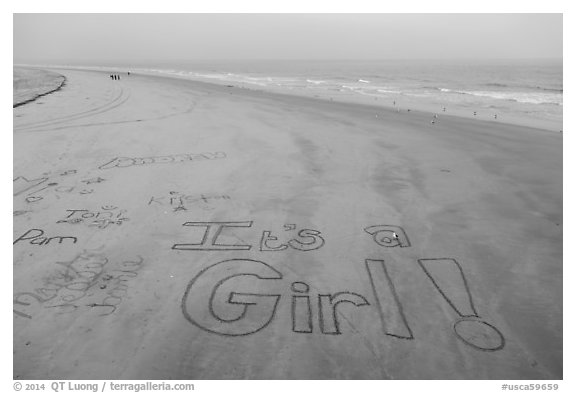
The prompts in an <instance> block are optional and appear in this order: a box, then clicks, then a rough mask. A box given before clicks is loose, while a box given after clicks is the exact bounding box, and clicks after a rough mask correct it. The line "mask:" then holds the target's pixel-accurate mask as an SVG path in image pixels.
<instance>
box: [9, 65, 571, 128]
mask: <svg viewBox="0 0 576 393" xmlns="http://www.w3.org/2000/svg"><path fill="white" fill-rule="evenodd" d="M18 66H21V67H40V66H32V65H18ZM43 67H46V68H48V69H61V70H67V69H69V70H78V71H83V70H84V71H95V72H105V73H106V72H124V73H126V72H127V71H130V72H131V73H133V74H138V75H147V76H158V77H166V78H171V79H178V80H187V81H194V82H198V83H206V84H209V85H216V86H226V87H228V86H233V87H235V88H240V89H246V90H252V91H261V92H265V93H269V94H278V95H284V96H293V97H302V98H310V99H315V100H321V101H327V102H342V103H347V104H356V105H365V106H369V107H372V108H374V109H378V110H390V111H394V112H399V113H406V112H414V111H416V112H422V113H427V114H429V115H430V119H431V120H433V119H434V116H438V117H440V118H442V117H445V116H454V117H459V118H463V119H468V120H475V121H484V122H486V123H488V124H490V125H492V124H510V125H516V126H523V127H527V128H534V129H541V130H544V131H547V132H557V133H561V132H562V131H563V124H562V121H560V122H558V121H553V120H546V119H534V118H525V117H524V116H521V115H517V114H514V115H512V116H508V117H506V116H500V119H499V120H494V119H493V118H492V115H490V116H488V117H486V115H483V116H482V117H475V115H474V116H471V115H470V114H466V113H465V112H463V110H462V109H459V110H456V111H455V112H448V113H446V112H442V111H441V108H440V107H438V108H436V109H434V105H433V104H432V103H421V102H411V103H408V104H402V108H400V102H399V104H398V106H396V105H395V104H394V105H391V104H390V103H386V102H385V101H384V100H378V99H370V98H368V96H366V97H359V96H354V95H347V96H346V95H335V96H332V95H326V94H322V95H319V94H318V93H316V92H310V93H307V94H306V93H304V92H301V91H295V90H288V89H286V88H274V87H266V88H259V87H255V86H254V85H253V84H250V83H242V82H232V81H224V80H222V81H218V80H210V81H207V80H203V79H199V78H192V77H186V76H183V75H180V74H176V73H170V72H161V71H158V72H156V71H149V70H142V69H138V68H136V69H134V70H135V71H132V69H130V68H124V67H98V66H58V65H45V66H43ZM375 101H376V102H378V103H375ZM445 107H446V108H450V105H449V104H446V105H445ZM451 109H452V108H450V110H451ZM503 118H504V119H507V121H505V120H504V121H503V120H502V119H503Z"/></svg>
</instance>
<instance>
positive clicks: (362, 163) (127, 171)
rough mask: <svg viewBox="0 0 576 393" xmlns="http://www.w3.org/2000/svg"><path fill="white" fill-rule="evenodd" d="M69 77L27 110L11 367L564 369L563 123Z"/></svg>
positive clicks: (70, 374)
mask: <svg viewBox="0 0 576 393" xmlns="http://www.w3.org/2000/svg"><path fill="white" fill-rule="evenodd" d="M56 72H59V73H61V74H63V75H64V76H65V77H66V78H67V82H66V85H65V87H64V88H62V89H61V90H60V91H58V92H56V93H54V94H50V95H48V96H45V97H41V98H39V99H37V100H36V101H34V102H31V103H28V104H26V105H23V106H20V107H17V108H15V109H14V179H15V180H14V228H13V232H14V233H13V238H14V241H15V243H14V369H13V374H14V378H16V379H40V378H42V379H103V378H106V379H561V378H562V337H563V334H562V134H558V133H553V132H547V131H543V130H539V129H533V128H527V127H519V126H513V125H505V124H497V123H489V122H483V121H478V120H476V121H475V120H469V119H462V118H458V117H450V116H440V117H439V118H438V119H436V122H435V124H431V123H430V120H431V118H432V115H431V114H429V113H423V112H416V111H412V112H410V113H407V112H401V113H397V112H394V111H393V110H390V111H386V110H382V109H376V108H373V107H370V106H363V105H354V104H344V103H338V102H330V101H321V100H315V99H311V98H310V99H309V98H302V97H292V96H284V95H277V94H270V93H263V92H257V91H251V90H247V89H242V88H238V87H226V86H217V85H210V84H204V83H200V82H191V81H184V80H177V79H171V78H162V77H152V76H139V75H134V74H132V75H130V76H126V75H121V80H120V81H112V80H110V78H109V76H108V74H105V73H99V72H88V71H73V70H60V71H58V70H56Z"/></svg>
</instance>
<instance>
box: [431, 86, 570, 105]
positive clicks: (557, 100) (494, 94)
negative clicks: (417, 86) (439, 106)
mask: <svg viewBox="0 0 576 393" xmlns="http://www.w3.org/2000/svg"><path fill="white" fill-rule="evenodd" d="M439 90H440V91H442V92H444V93H452V94H464V95H470V96H476V97H485V98H493V99H496V100H506V101H513V102H519V103H523V104H537V105H538V104H547V105H559V106H562V95H561V94H557V93H528V92H516V91H513V92H504V91H488V90H474V91H469V90H453V89H446V88H440V89H439Z"/></svg>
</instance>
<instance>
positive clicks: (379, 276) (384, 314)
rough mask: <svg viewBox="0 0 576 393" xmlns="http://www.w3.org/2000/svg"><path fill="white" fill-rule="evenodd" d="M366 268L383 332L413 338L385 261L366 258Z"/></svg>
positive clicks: (398, 336)
mask: <svg viewBox="0 0 576 393" xmlns="http://www.w3.org/2000/svg"><path fill="white" fill-rule="evenodd" d="M366 270H367V271H368V277H369V278H370V285H371V286H372V291H373V292H374V298H375V299H376V307H377V309H378V313H379V314H380V320H381V321H382V328H383V329H384V333H385V334H386V335H388V336H392V337H396V338H404V339H408V340H412V339H414V335H413V334H412V330H410V326H408V321H406V316H405V315H404V311H403V310H402V304H401V303H400V299H399V298H398V294H397V293H396V288H395V287H394V282H393V281H392V277H391V276H390V273H389V272H388V269H387V268H386V261H383V260H380V259H366Z"/></svg>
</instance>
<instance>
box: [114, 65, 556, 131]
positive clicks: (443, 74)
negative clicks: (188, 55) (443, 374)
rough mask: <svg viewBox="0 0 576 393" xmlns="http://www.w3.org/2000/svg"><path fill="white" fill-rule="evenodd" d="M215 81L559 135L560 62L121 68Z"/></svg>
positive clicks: (128, 66) (139, 66) (129, 66)
mask: <svg viewBox="0 0 576 393" xmlns="http://www.w3.org/2000/svg"><path fill="white" fill-rule="evenodd" d="M120 68H122V69H133V70H134V71H140V72H146V73H159V74H163V75H171V76H175V77H180V78H188V79H194V80H200V81H206V82H212V83H219V84H226V85H234V86H242V87H247V88H252V89H261V90H266V91H275V92H281V93H287V94H296V95H304V96H311V97H316V98H320V99H329V100H338V101H351V102H361V103H369V104H371V105H376V106H383V107H392V108H394V109H396V110H399V111H406V110H409V109H410V110H424V111H427V112H432V113H435V114H438V115H440V114H452V115H457V116H464V117H470V118H477V119H482V120H490V121H497V122H505V123H506V122H508V123H514V124H522V125H526V126H532V127H537V128H545V129H548V130H553V131H557V132H558V131H561V130H562V114H563V76H562V72H563V66H562V61H561V60H530V61H528V60H491V61H489V60H475V61H463V60H459V61H448V60H385V61H383V60H374V61H352V60H350V61H308V60H306V61H304V60H303V61H295V60H287V61H266V60H259V61H254V60H253V61H210V62H208V61H203V62H192V63H191V62H171V63H155V64H152V63H148V64H131V65H126V64H124V65H122V66H121V67H120Z"/></svg>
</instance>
